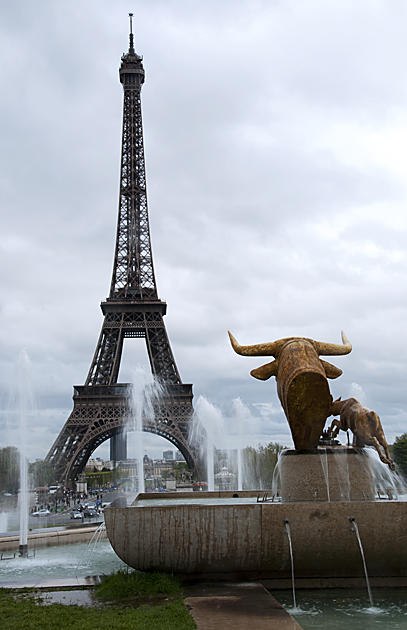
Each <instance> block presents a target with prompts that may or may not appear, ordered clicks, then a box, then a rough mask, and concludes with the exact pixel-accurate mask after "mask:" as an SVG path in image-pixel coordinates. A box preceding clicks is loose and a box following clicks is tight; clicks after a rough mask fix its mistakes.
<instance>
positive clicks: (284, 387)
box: [229, 331, 352, 450]
mask: <svg viewBox="0 0 407 630" xmlns="http://www.w3.org/2000/svg"><path fill="white" fill-rule="evenodd" d="M229 337H230V341H231V343H232V347H233V349H234V351H235V352H236V353H237V354H241V355H243V356H252V357H253V356H272V357H274V359H275V360H274V361H272V362H271V363H266V364H265V365H262V366H261V367H259V368H256V369H255V370H252V371H251V372H250V374H251V375H252V376H254V377H255V378H258V379H260V380H262V381H265V380H267V379H269V378H270V377H271V376H275V377H276V380H277V392H278V397H279V398H280V402H281V405H282V407H283V409H284V413H285V415H286V417H287V420H288V423H289V425H290V429H291V433H292V436H293V440H294V445H295V448H296V449H297V450H302V449H309V448H314V447H315V446H317V445H318V441H319V436H320V435H321V433H322V430H323V427H324V424H325V421H326V419H327V417H328V416H329V415H330V408H331V404H332V396H331V394H330V391H329V386H328V381H327V378H331V379H333V378H338V376H340V375H341V374H342V370H340V369H339V368H337V367H336V366H335V365H332V364H331V363H328V362H327V361H323V360H322V359H320V358H319V356H320V355H323V356H338V355H344V354H349V352H351V350H352V345H351V344H350V342H349V341H348V339H347V338H346V335H345V333H344V332H343V331H342V344H335V343H324V342H321V341H315V340H314V339H307V338H305V337H287V338H285V339H279V340H277V341H273V342H271V343H264V344H256V345H254V346H241V345H240V344H238V342H237V341H236V339H235V338H234V337H233V335H232V334H231V333H230V332H229Z"/></svg>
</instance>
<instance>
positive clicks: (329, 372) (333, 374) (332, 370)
mask: <svg viewBox="0 0 407 630" xmlns="http://www.w3.org/2000/svg"><path fill="white" fill-rule="evenodd" d="M320 361H321V363H322V365H323V366H324V370H325V374H326V376H327V378H338V376H340V375H341V374H342V370H340V369H339V368H337V367H336V365H332V363H328V361H323V360H322V359H320Z"/></svg>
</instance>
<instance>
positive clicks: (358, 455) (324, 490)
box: [279, 446, 375, 501]
mask: <svg viewBox="0 0 407 630" xmlns="http://www.w3.org/2000/svg"><path fill="white" fill-rule="evenodd" d="M279 465H280V473H281V482H280V483H281V497H282V500H283V501H364V500H373V499H374V498H375V485H374V477H373V473H372V471H371V468H370V465H369V459H368V457H367V456H366V455H365V454H364V452H363V449H359V448H353V447H343V446H340V447H335V446H333V447H319V448H316V449H312V450H310V451H301V452H299V451H295V450H286V451H284V452H283V453H282V454H281V457H280V462H279Z"/></svg>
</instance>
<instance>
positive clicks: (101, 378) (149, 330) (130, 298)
mask: <svg viewBox="0 0 407 630" xmlns="http://www.w3.org/2000/svg"><path fill="white" fill-rule="evenodd" d="M119 74H120V82H121V83H122V84H123V90H124V102H123V136H122V156H121V173H120V201H119V213H118V223H117V238H116V251H115V258H114V264H113V275H112V282H111V287H110V294H109V297H108V298H107V299H106V301H105V302H102V304H101V308H102V312H103V315H104V321H103V325H102V330H101V333H100V337H99V341H98V344H97V347H96V351H95V354H94V357H93V361H92V364H91V367H90V370H89V373H88V376H87V378H86V381H85V385H82V386H75V387H74V396H73V401H74V408H73V411H72V413H71V415H70V416H69V418H68V420H67V422H66V423H65V426H64V427H63V429H62V431H61V433H60V434H59V436H58V437H57V439H56V441H55V443H54V444H53V446H52V448H51V450H50V451H49V453H48V455H47V457H46V460H47V461H48V462H50V463H51V464H52V467H53V469H54V472H55V474H56V476H57V478H58V479H59V480H61V481H63V482H64V483H65V485H67V484H68V483H69V482H70V480H73V479H74V478H75V477H76V476H77V475H78V474H79V473H80V472H81V471H82V469H83V468H84V467H85V465H86V462H87V460H88V459H89V457H90V455H91V454H92V452H93V451H94V450H95V449H96V448H97V447H98V446H99V445H100V444H102V443H103V442H104V441H105V440H107V439H109V438H112V439H115V438H116V437H117V436H118V435H119V434H121V433H122V432H123V431H124V430H125V426H126V423H127V421H128V420H129V417H130V414H131V409H130V405H129V397H130V396H129V391H130V387H131V386H130V385H129V384H126V383H124V384H120V383H118V382H117V381H118V377H119V369H120V362H121V357H122V350H123V342H124V339H125V338H128V337H139V338H144V339H145V341H146V345H147V352H148V356H149V359H150V365H151V370H152V373H153V374H154V376H155V377H156V378H158V379H159V380H160V381H161V382H162V383H163V384H164V386H165V394H164V395H162V396H161V397H160V399H159V400H158V401H157V402H156V403H155V404H154V411H155V420H154V421H151V420H149V419H147V418H145V419H144V420H143V430H144V431H149V432H151V433H155V434H157V435H161V436H162V437H164V438H166V439H167V440H169V441H170V442H172V443H173V444H174V445H175V446H176V447H177V448H178V449H179V450H180V451H181V453H182V454H183V456H184V457H185V459H186V461H187V464H188V465H189V467H190V468H195V466H196V464H197V460H196V456H195V453H194V451H193V449H192V448H191V446H190V444H189V441H188V432H189V424H190V420H191V417H192V413H193V407H192V398H193V394H192V385H186V384H183V383H182V381H181V378H180V375H179V372H178V369H177V366H176V363H175V359H174V356H173V353H172V350H171V346H170V343H169V340H168V336H167V332H166V329H165V325H164V320H163V317H164V315H165V313H166V309H167V305H166V303H165V302H163V301H162V300H160V299H159V298H158V292H157V286H156V281H155V275H154V266H153V258H152V253H151V240H150V228H149V221H148V207H147V190H146V174H145V161H144V144H143V124H142V116H141V87H142V85H143V83H144V77H145V75H144V68H143V63H142V57H140V56H139V55H138V54H137V53H136V52H135V49H134V42H133V34H132V32H131V28H130V45H129V51H128V53H127V54H124V55H123V56H122V59H121V66H120V71H119Z"/></svg>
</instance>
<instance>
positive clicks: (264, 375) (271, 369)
mask: <svg viewBox="0 0 407 630" xmlns="http://www.w3.org/2000/svg"><path fill="white" fill-rule="evenodd" d="M277 372H278V361H272V362H271V363H266V365H262V366H261V367H259V368H256V369H255V370H252V371H251V372H250V374H251V375H252V376H254V378H258V379H259V380H260V381H267V380H268V379H269V378H270V377H271V376H277Z"/></svg>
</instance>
